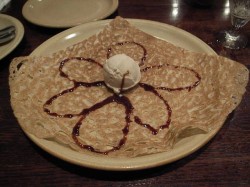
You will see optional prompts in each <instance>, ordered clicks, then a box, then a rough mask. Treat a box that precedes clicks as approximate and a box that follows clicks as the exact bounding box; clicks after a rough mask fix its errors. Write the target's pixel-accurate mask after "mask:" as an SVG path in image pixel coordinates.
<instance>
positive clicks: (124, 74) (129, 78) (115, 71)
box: [103, 54, 141, 93]
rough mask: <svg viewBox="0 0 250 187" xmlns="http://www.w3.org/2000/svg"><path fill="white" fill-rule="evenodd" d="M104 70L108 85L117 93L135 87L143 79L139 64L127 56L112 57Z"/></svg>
mask: <svg viewBox="0 0 250 187" xmlns="http://www.w3.org/2000/svg"><path fill="white" fill-rule="evenodd" d="M103 70H104V71H103V75H104V81H105V83H106V85H107V86H108V87H109V88H111V89H112V90H114V92H115V93H120V92H121V90H128V89H130V88H132V87H134V86H135V85H136V84H138V83H139V82H140V79H141V72H140V67H139V65H138V63H136V62H135V61H134V60H133V59H132V58H130V57H129V56H127V55H125V54H118V55H114V56H112V57H110V58H109V59H108V60H107V62H106V64H104V66H103Z"/></svg>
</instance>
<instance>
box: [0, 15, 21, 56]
mask: <svg viewBox="0 0 250 187" xmlns="http://www.w3.org/2000/svg"><path fill="white" fill-rule="evenodd" d="M10 25H13V26H15V27H16V31H15V32H16V36H15V38H14V39H13V40H12V41H10V42H9V43H7V44H5V45H0V60H2V59H3V58H4V57H5V56H7V55H8V54H9V53H11V52H12V51H13V50H14V49H15V48H16V47H17V45H18V44H19V43H20V42H21V40H22V38H23V35H24V28H23V25H22V23H21V22H20V21H19V20H17V19H16V18H14V17H11V16H8V15H5V14H0V29H3V28H5V27H7V26H10Z"/></svg>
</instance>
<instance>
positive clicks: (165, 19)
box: [0, 0, 250, 187]
mask: <svg viewBox="0 0 250 187" xmlns="http://www.w3.org/2000/svg"><path fill="white" fill-rule="evenodd" d="M25 2H26V0H12V2H11V4H9V5H8V6H7V7H6V8H5V9H4V10H3V11H2V13H4V14H7V15H11V16H13V17H15V18H17V19H19V20H20V21H21V22H22V24H23V25H24V28H25V35H24V38H23V40H22V42H21V43H20V44H19V45H18V47H17V48H16V49H15V50H14V51H12V52H11V54H9V55H8V56H7V57H5V58H4V59H2V60H1V61H0V85H1V86H0V93H1V95H0V186H79V185H80V186H95V187H97V186H250V177H249V176H250V169H249V168H250V164H249V163H250V99H249V98H250V97H249V96H250V93H249V91H250V87H249V84H248V86H247V92H246V94H245V96H244V98H243V100H242V102H241V104H240V105H239V106H238V107H237V109H236V110H235V111H234V112H232V113H231V114H230V115H229V117H228V119H227V120H226V122H225V124H224V125H223V127H222V129H221V130H220V131H219V133H218V134H217V135H216V136H215V137H214V138H213V139H212V140H211V141H210V142H209V143H208V144H206V145H205V146H204V147H202V148H201V149H199V150H198V151H196V152H195V153H193V154H191V155H189V156H187V157H185V158H183V159H181V160H178V161H175V162H174V163H171V164H168V165H163V166H160V167H156V168H152V169H147V170H141V171H130V172H127V171H126V172H114V171H99V170H94V169H88V168H84V167H79V166H75V165H72V164H70V163H67V162H65V161H62V160H60V159H57V158H55V157H54V156H51V155H49V154H48V153H46V152H45V151H43V150H41V149H40V148H39V147H37V146H36V145H35V144H34V143H33V142H32V141H30V140H29V139H28V138H27V137H26V136H25V135H24V133H23V132H22V130H21V129H20V127H19V125H18V123H17V120H16V119H15V117H14V115H13V112H12V109H11V106H10V96H9V86H8V75H9V72H8V71H9V70H8V68H9V64H10V61H11V60H12V59H13V58H14V57H17V56H26V55H29V54H30V53H31V52H32V51H33V50H34V49H36V48H37V47H38V46H39V45H40V44H41V43H43V42H44V41H46V40H47V39H49V38H50V37H52V36H54V35H55V34H57V33H59V32H61V31H63V30H64V29H52V28H43V27H39V26H35V25H33V24H31V23H29V22H27V21H26V20H25V19H24V17H23V16H22V6H23V5H24V3H25ZM199 2H202V1H199ZM117 15H119V16H122V17H124V18H137V19H147V20H154V21H159V22H162V23H166V24H171V25H173V26H176V27H178V28H181V29H184V30H186V31H188V32H190V33H192V34H193V35H195V36H197V37H199V38H200V39H202V40H203V41H204V42H206V43H207V44H209V45H210V46H211V47H212V48H213V49H214V50H215V51H216V52H217V53H218V54H219V55H222V56H226V57H228V58H231V59H233V60H236V61H238V62H241V63H242V64H245V65H246V66H247V67H248V68H249V67H250V61H249V58H250V43H249V44H248V46H247V47H246V48H245V49H242V50H228V49H224V48H222V47H220V46H218V45H216V42H215V37H216V33H218V31H220V30H224V29H227V28H229V27H230V15H229V8H228V1H227V0H220V1H214V4H212V5H211V6H206V7H204V6H198V5H195V4H192V3H190V2H188V1H187V0H186V1H184V0H157V1H155V0H137V1H134V0H120V2H119V7H118V10H117V11H116V12H115V13H114V14H112V15H111V16H109V17H108V18H114V17H115V16H117ZM242 32H244V33H246V34H247V36H248V38H249V39H250V24H248V25H246V26H245V27H244V28H243V29H242Z"/></svg>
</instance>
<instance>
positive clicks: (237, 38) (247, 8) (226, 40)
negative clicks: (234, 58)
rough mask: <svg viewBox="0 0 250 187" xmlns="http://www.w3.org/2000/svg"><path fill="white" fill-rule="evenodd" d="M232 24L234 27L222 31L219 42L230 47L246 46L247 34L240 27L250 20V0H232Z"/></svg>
mask: <svg viewBox="0 0 250 187" xmlns="http://www.w3.org/2000/svg"><path fill="white" fill-rule="evenodd" d="M230 14H231V24H232V25H233V28H232V29H231V30H228V31H221V32H220V33H219V34H218V38H217V42H219V43H221V44H222V45H223V46H224V47H226V48H230V49H241V48H244V47H246V45H247V42H248V39H247V36H245V35H244V34H242V33H240V28H242V27H243V26H244V25H246V24H247V22H248V21H249V20H250V0H230Z"/></svg>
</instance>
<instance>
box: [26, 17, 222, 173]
mask: <svg viewBox="0 0 250 187" xmlns="http://www.w3.org/2000/svg"><path fill="white" fill-rule="evenodd" d="M109 21H110V20H104V21H97V22H92V23H87V24H83V25H80V26H77V27H74V28H71V29H68V30H66V31H64V32H62V33H60V34H58V35H56V36H54V37H52V38H50V39H49V40H47V41H46V42H44V43H43V44H42V45H40V46H39V47H38V48H37V49H35V50H34V51H33V52H32V53H31V56H39V55H50V54H51V53H53V52H55V51H57V50H60V49H64V48H66V47H67V46H70V45H72V44H74V43H77V42H79V41H81V40H83V39H86V38H88V37H89V36H91V35H93V34H95V33H97V32H98V31H100V30H101V29H102V28H103V27H104V26H105V25H107V24H108V23H109ZM129 21H130V22H131V23H132V24H133V25H135V26H136V27H138V28H139V29H141V30H143V31H145V32H147V33H150V34H152V35H154V36H155V37H159V38H161V39H164V40H166V41H169V42H171V43H174V44H176V45H179V46H182V47H184V48H186V49H189V50H192V51H197V52H204V53H208V54H216V53H215V52H214V51H213V50H212V49H211V48H210V47H209V46H208V45H206V44H205V43H204V42H202V41H201V40H200V39H198V38H197V37H195V36H193V35H192V34H190V33H188V32H186V31H183V30H181V29H178V28H176V27H173V26H170V25H166V24H163V23H158V22H153V21H147V20H136V19H129ZM218 130H219V129H216V130H214V131H212V132H210V133H208V134H199V135H195V136H191V137H187V138H184V139H182V140H181V141H179V142H178V143H177V144H176V145H175V146H174V148H173V149H172V150H171V151H168V152H164V153H158V154H153V155H147V156H141V157H137V158H128V159H124V158H122V159H118V158H109V157H100V156H98V155H97V156H96V157H93V156H89V155H84V154H82V153H78V152H76V151H74V150H72V149H70V148H67V147H63V146H61V145H59V144H57V143H55V142H52V141H48V140H44V139H39V138H36V137H35V136H33V135H31V134H29V133H27V132H26V134H27V135H28V136H29V137H30V138H31V140H32V141H33V142H34V143H36V144H37V145H38V146H39V147H41V148H42V149H44V150H45V151H47V152H48V153H50V154H52V155H54V156H56V157H58V158H60V159H62V160H65V161H68V162H70V163H73V164H76V165H80V166H84V167H89V168H95V169H102V170H139V169H146V168H152V167H156V166H160V165H163V164H167V163H170V162H173V161H176V160H178V159H181V158H183V157H185V156H187V155H189V154H191V153H193V152H194V151H196V150H197V149H199V148H200V147H202V146H203V145H205V144H206V143H207V142H208V141H209V140H210V139H211V138H212V137H213V136H214V135H215V134H216V133H217V132H218Z"/></svg>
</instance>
